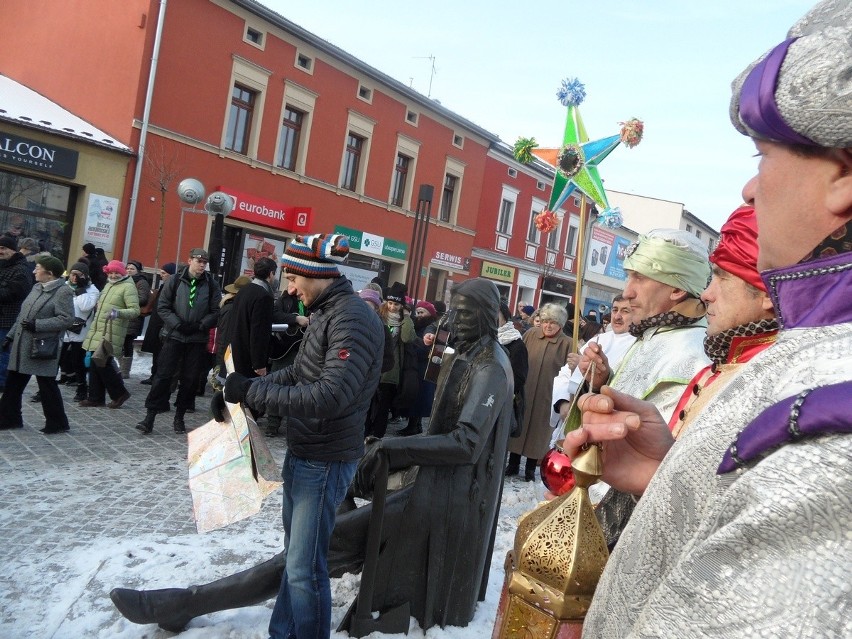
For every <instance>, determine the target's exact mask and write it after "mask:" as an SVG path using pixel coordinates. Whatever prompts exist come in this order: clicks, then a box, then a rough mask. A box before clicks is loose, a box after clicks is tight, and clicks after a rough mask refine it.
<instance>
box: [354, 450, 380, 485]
mask: <svg viewBox="0 0 852 639" xmlns="http://www.w3.org/2000/svg"><path fill="white" fill-rule="evenodd" d="M364 444H365V445H366V446H367V452H366V453H364V456H363V457H362V458H361V461H360V462H358V468H357V469H356V470H355V486H356V487H357V490H358V491H360V492H361V493H363V494H369V493H372V492H373V485H374V484H375V483H376V474H377V473H378V471H379V456H380V455H382V454H384V453H383V452H382V440H381V439H377V438H376V437H368V438H367V439H366V441H365V442H364Z"/></svg>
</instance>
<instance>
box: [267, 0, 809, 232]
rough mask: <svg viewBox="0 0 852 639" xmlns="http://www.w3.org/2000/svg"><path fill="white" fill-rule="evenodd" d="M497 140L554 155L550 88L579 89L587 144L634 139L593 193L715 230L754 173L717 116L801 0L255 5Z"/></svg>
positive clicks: (276, 0) (377, 0) (558, 122)
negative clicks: (622, 194) (678, 210)
mask: <svg viewBox="0 0 852 639" xmlns="http://www.w3.org/2000/svg"><path fill="white" fill-rule="evenodd" d="M261 2H263V3H264V4H266V5H267V6H268V7H270V8H271V9H273V10H275V11H277V12H278V13H280V14H281V15H283V16H284V17H286V18H288V19H290V20H292V21H293V22H295V23H296V24H298V25H300V26H302V27H304V28H306V29H307V30H308V31H311V32H312V33H314V34H316V35H318V36H320V37H321V38H323V39H325V40H328V41H329V42H331V43H333V44H335V45H337V46H338V47H341V48H342V49H344V50H345V51H347V52H349V53H351V54H352V55H354V56H356V57H358V58H359V59H361V60H363V61H364V62H366V63H368V64H370V65H372V66H374V67H376V68H377V69H379V70H380V71H382V72H384V73H386V74H387V75H389V76H391V77H393V78H395V79H397V80H398V81H400V82H403V83H405V84H408V85H410V86H411V87H412V88H414V89H416V90H418V91H420V92H421V93H423V94H429V93H430V87H429V83H430V76H432V74H431V70H432V62H431V61H430V60H429V59H428V58H429V56H434V58H435V61H434V62H435V74H434V76H432V77H431V97H432V98H435V99H437V100H440V102H441V103H442V104H443V105H444V106H445V107H447V108H449V109H451V110H453V111H455V112H456V113H458V114H459V115H461V116H463V117H465V118H467V119H469V120H471V121H472V122H474V123H476V124H477V125H479V126H481V127H482V128H484V129H486V130H488V131H490V132H492V133H494V134H496V135H498V136H500V138H501V139H502V140H503V141H505V142H507V143H509V144H511V143H514V141H515V140H516V139H517V138H518V137H519V136H525V137H535V138H536V140H537V141H538V142H539V144H540V145H541V146H557V145H558V144H559V143H560V142H561V139H562V132H563V129H564V125H565V107H563V106H562V105H561V104H560V103H559V101H558V100H557V98H556V97H555V94H556V90H557V88H558V87H559V84H560V83H561V81H562V79H563V78H566V77H577V78H579V79H580V80H581V81H582V82H583V83H584V84H585V85H586V92H587V97H586V101H585V102H584V103H583V105H582V106H581V107H580V112H581V114H582V117H583V119H584V121H585V123H586V128H587V130H588V132H589V136H590V137H591V138H592V139H598V138H603V137H606V136H609V135H614V134H616V133H618V131H619V129H620V127H619V122H621V121H624V120H626V119H628V118H631V117H638V118H640V119H642V120H643V121H644V122H645V139H644V141H643V142H642V143H641V144H640V145H639V146H638V147H636V148H634V149H627V148H625V147H623V146H622V147H620V148H618V149H617V150H616V151H615V152H614V153H613V154H612V155H610V156H609V157H608V158H607V159H606V160H605V161H604V162H603V163H601V165H600V173H601V177H602V178H603V179H604V183H605V185H606V187H607V188H610V189H614V190H618V191H626V192H628V193H635V194H638V195H644V196H649V197H655V198H660V199H664V200H672V201H675V202H682V203H683V204H684V205H685V206H686V208H687V209H689V210H690V211H691V212H693V213H694V214H696V215H698V216H699V217H700V218H702V219H703V220H705V221H706V222H708V223H709V224H710V225H711V226H714V227H716V228H718V227H719V226H720V225H721V223H722V222H723V221H724V220H725V218H726V217H727V216H728V214H729V213H730V212H731V211H732V210H733V209H734V208H736V206H737V205H738V204H739V203H740V201H741V195H740V192H741V190H742V185H743V183H744V182H745V181H746V180H747V179H748V178H749V177H750V176H751V174H752V173H753V171H754V169H755V167H756V165H757V163H756V160H754V159H753V157H752V156H753V155H754V147H753V146H752V144H751V143H750V142H749V141H748V140H747V139H746V138H744V137H743V136H741V135H739V134H738V133H737V132H736V131H735V130H734V129H733V127H732V126H731V124H730V121H729V119H728V102H729V99H730V83H731V80H733V78H734V77H735V76H736V75H738V74H739V72H740V71H741V70H742V69H743V68H745V66H746V65H747V64H748V63H749V62H751V61H752V60H753V59H755V58H756V57H758V56H759V55H760V54H761V53H763V52H764V51H766V50H767V49H769V48H771V47H772V46H774V45H775V44H777V43H778V42H780V41H781V40H783V39H784V37H785V35H786V32H787V29H788V28H789V27H790V26H791V25H792V24H793V22H795V21H796V20H797V19H798V18H799V17H801V16H802V15H804V13H805V12H806V11H807V10H808V9H809V8H810V7H811V6H812V5H813V4H814V2H812V1H811V0H715V1H714V2H697V1H696V2H684V1H683V0H597V1H595V2H575V1H573V0H562V1H561V2H555V1H553V0H543V1H539V2H512V3H509V2H494V1H493V0H492V1H491V2H485V1H483V0H465V1H463V2H460V1H458V0H452V1H448V0H432V1H430V2H422V3H401V2H390V1H388V0H370V1H369V2H361V3H353V2H351V0H346V1H344V0H322V1H321V2H293V1H292V0H261Z"/></svg>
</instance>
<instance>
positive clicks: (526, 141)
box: [513, 138, 538, 164]
mask: <svg viewBox="0 0 852 639" xmlns="http://www.w3.org/2000/svg"><path fill="white" fill-rule="evenodd" d="M537 148H538V142H536V141H535V138H518V139H517V140H516V141H515V146H514V147H513V153H514V156H515V159H516V160H517V161H518V162H520V163H521V164H529V163H530V162H532V161H533V160H534V159H535V156H534V155H533V150H534V149H537Z"/></svg>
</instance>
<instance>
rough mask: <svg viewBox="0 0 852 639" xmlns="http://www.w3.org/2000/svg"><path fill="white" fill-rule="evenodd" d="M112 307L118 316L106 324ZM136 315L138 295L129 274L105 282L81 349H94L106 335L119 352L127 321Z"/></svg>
mask: <svg viewBox="0 0 852 639" xmlns="http://www.w3.org/2000/svg"><path fill="white" fill-rule="evenodd" d="M112 309H117V310H118V317H117V318H116V319H114V320H112V321H111V322H110V323H109V324H110V325H109V326H107V318H108V317H109V313H110V311H111V310H112ZM138 316H139V295H138V293H137V292H136V284H135V283H134V282H133V280H132V279H131V278H130V276H129V275H125V276H124V277H122V278H121V279H120V280H118V281H116V282H107V285H106V286H104V289H103V290H102V291H101V297H100V299H99V300H98V307H97V309H96V310H95V319H94V320H93V321H92V324H91V327H90V328H89V334H88V335H86V339H84V340H83V350H86V351H91V352H94V351H96V350H97V349H98V346H100V345H101V342H102V341H103V340H104V336H106V338H107V339H108V340H109V341H110V343H111V344H112V345H113V346H114V347H115V350H116V352H119V351H120V350H121V345H122V344H124V336H125V335H126V334H127V324H128V322H129V321H130V320H132V319H133V318H134V317H138Z"/></svg>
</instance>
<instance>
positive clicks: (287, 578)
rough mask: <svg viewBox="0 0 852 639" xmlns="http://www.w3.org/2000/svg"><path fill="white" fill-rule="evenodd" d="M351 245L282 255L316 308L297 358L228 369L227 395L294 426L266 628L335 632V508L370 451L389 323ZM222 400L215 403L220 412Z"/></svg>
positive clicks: (324, 241) (280, 633) (308, 246)
mask: <svg viewBox="0 0 852 639" xmlns="http://www.w3.org/2000/svg"><path fill="white" fill-rule="evenodd" d="M348 253H349V244H348V242H347V241H346V238H345V237H344V236H342V235H311V236H308V237H305V238H301V237H300V238H296V239H295V240H294V241H292V242H290V244H288V246H287V249H286V250H285V253H284V256H283V257H282V258H281V263H282V265H283V266H284V268H285V269H286V272H285V277H286V279H287V282H288V286H287V288H288V292H289V293H290V294H295V295H296V296H297V297H298V299H299V300H300V301H301V302H302V303H303V304H304V305H305V307H306V309H307V312H308V313H309V314H310V323H309V324H308V328H307V330H306V331H305V336H304V338H303V339H302V344H301V346H300V348H299V353H298V354H297V355H296V359H295V361H294V362H293V364H292V365H291V366H288V367H287V368H284V369H282V370H280V371H277V372H274V373H272V374H270V375H266V376H265V377H259V378H256V379H251V380H250V379H247V378H245V377H243V376H241V375H237V374H236V373H232V374H231V375H229V376H228V379H227V381H226V383H225V391H224V399H226V400H227V401H230V402H243V405H244V406H245V405H247V406H248V407H250V408H252V409H254V410H255V411H268V412H271V413H272V414H274V415H280V416H281V418H282V420H285V423H286V426H287V445H288V449H287V453H286V456H285V457H284V468H283V470H282V473H281V474H282V478H283V480H284V487H283V488H284V503H283V507H282V510H283V519H284V531H285V533H286V535H287V542H286V543H287V551H286V552H287V567H286V569H285V571H284V575H283V577H282V579H281V589H280V591H279V593H278V599H277V601H276V603H275V609H274V610H273V612H272V620H271V621H270V625H269V634H270V636H271V637H273V639H278V638H279V637H280V638H281V639H285V638H286V637H288V636H294V635H293V633H295V636H297V637H302V636H308V631H310V636H318V637H322V636H328V635H329V632H330V623H331V589H330V585H329V580H328V567H327V561H326V557H327V555H328V547H329V542H330V539H331V532H332V529H333V528H334V520H335V511H336V510H337V507H338V506H339V505H340V503H341V502H342V501H343V498H344V497H345V496H346V491H347V489H348V487H349V484H350V482H351V481H352V477H353V476H354V474H355V469H356V467H357V464H358V460H359V459H360V458H361V457H362V456H363V455H364V419H365V418H366V415H367V410H368V409H369V406H370V399H371V398H372V396H373V394H374V393H375V391H376V387H377V386H378V383H379V375H380V373H381V368H382V352H383V349H382V344H383V341H384V332H383V331H384V328H383V326H382V323H381V320H379V317H378V316H377V315H376V314H375V313H374V312H373V311H372V310H371V309H370V307H369V306H367V305H366V304H364V302H363V301H362V300H361V299H360V298H359V297H358V296H357V295H356V294H355V293H354V291H353V290H352V285H351V284H350V283H349V281H348V280H347V279H346V278H344V277H342V276H341V274H340V271H338V269H337V266H336V263H338V262H342V261H343V260H344V259H345V258H346V256H347V255H348ZM223 408H224V404H223V403H222V402H221V401H217V402H216V404H215V405H214V413H216V412H221V411H222V409H223Z"/></svg>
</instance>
